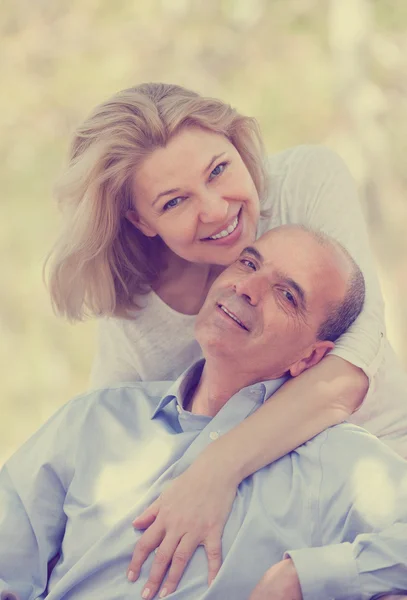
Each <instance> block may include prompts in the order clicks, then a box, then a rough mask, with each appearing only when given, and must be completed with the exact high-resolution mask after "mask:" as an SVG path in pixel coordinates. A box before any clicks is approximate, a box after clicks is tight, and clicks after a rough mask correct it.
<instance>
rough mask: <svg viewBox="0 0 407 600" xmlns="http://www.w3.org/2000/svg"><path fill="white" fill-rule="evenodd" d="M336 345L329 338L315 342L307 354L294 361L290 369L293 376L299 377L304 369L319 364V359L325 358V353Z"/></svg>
mask: <svg viewBox="0 0 407 600" xmlns="http://www.w3.org/2000/svg"><path fill="white" fill-rule="evenodd" d="M334 346H335V344H334V343H333V342H328V341H327V340H324V341H322V340H321V341H318V342H316V343H315V344H313V345H312V346H311V348H310V349H309V351H308V353H307V354H306V356H304V357H303V358H300V360H298V361H297V362H295V363H293V364H292V365H291V367H290V368H289V369H288V370H289V373H290V375H291V377H298V375H301V373H303V371H306V370H307V369H310V368H311V367H313V366H314V365H317V364H318V363H319V361H320V360H322V359H323V358H324V356H325V354H326V353H327V352H329V351H330V350H332V348H333V347H334Z"/></svg>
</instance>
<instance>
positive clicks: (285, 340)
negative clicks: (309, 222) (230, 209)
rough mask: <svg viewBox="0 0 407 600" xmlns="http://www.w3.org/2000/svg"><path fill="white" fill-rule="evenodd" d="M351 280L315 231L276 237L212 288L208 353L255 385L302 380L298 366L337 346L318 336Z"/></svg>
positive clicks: (201, 319) (202, 322)
mask: <svg viewBox="0 0 407 600" xmlns="http://www.w3.org/2000/svg"><path fill="white" fill-rule="evenodd" d="M348 276H349V267H348V264H347V262H346V261H345V259H344V257H343V256H342V255H341V254H340V253H339V251H336V250H335V249H332V248H331V247H330V246H321V244H319V243H318V242H317V241H316V240H315V238H314V237H313V236H312V235H311V234H310V233H308V232H306V231H304V230H301V229H298V228H295V227H280V228H277V229H274V230H272V231H269V232H268V233H266V234H265V235H264V236H262V237H261V238H260V239H259V240H258V241H257V242H255V244H254V245H253V246H251V247H248V248H246V249H245V250H243V252H242V253H241V255H240V256H239V257H238V259H237V260H236V261H235V262H234V263H233V264H232V265H230V267H228V268H227V269H226V270H225V271H224V272H223V273H222V274H221V275H220V276H219V277H218V279H217V280H216V281H215V283H214V284H213V286H212V288H211V290H210V292H209V294H208V296H207V299H206V301H205V304H204V306H203V307H202V309H201V311H200V313H199V315H198V317H197V322H196V337H197V339H198V341H199V343H200V344H201V347H202V349H203V351H204V355H205V356H206V357H207V358H208V357H209V356H216V357H217V358H218V359H227V360H228V361H229V362H232V363H233V364H235V365H236V368H238V369H239V372H243V373H246V374H247V375H248V376H249V377H250V380H253V381H254V380H257V381H259V380H261V379H267V378H273V377H278V376H281V375H282V374H284V373H286V372H288V371H291V374H292V375H297V374H299V372H301V370H300V371H299V372H298V370H297V368H296V365H297V363H298V362H299V361H302V359H303V358H304V357H307V356H308V355H309V354H310V353H311V354H312V352H313V350H314V349H316V348H318V346H319V345H320V344H325V346H324V352H323V353H322V356H323V355H324V354H325V352H326V351H327V350H329V349H330V348H331V347H332V346H333V345H332V344H330V343H329V342H318V341H317V332H318V330H319V327H320V325H321V324H322V323H323V322H324V320H325V318H326V316H327V314H328V309H329V306H330V305H332V304H336V303H337V302H339V301H341V300H342V299H343V298H344V296H345V293H346V288H347V284H348ZM322 356H320V358H322ZM309 366H311V365H309ZM304 368H307V366H305V367H304ZM302 370H303V369H302Z"/></svg>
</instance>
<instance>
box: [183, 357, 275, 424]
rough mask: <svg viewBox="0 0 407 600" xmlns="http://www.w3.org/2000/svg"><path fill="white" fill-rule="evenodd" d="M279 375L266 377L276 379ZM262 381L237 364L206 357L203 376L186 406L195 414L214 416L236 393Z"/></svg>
mask: <svg viewBox="0 0 407 600" xmlns="http://www.w3.org/2000/svg"><path fill="white" fill-rule="evenodd" d="M276 378H277V377H273V376H270V377H264V378H263V379H262V380H264V379H276ZM258 381H260V378H259V377H258V376H257V377H256V375H254V374H253V373H249V372H246V373H244V372H242V371H241V365H240V366H239V368H238V367H237V365H235V364H227V363H226V362H223V361H218V360H214V359H212V360H211V359H206V361H205V364H204V367H203V370H202V374H201V378H200V380H199V382H198V384H197V386H196V388H195V390H191V392H192V394H191V396H190V398H188V399H187V405H186V406H184V408H186V409H187V410H190V411H191V412H192V413H194V414H199V415H206V416H208V417H214V416H215V415H216V414H217V413H218V412H219V411H220V410H221V408H223V406H224V405H225V404H226V402H228V401H229V400H230V398H231V397H232V396H234V394H236V393H237V392H239V391H240V390H241V389H243V388H245V387H247V386H249V385H252V384H254V383H256V382H258Z"/></svg>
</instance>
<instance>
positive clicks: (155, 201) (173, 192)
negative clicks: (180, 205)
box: [152, 188, 180, 206]
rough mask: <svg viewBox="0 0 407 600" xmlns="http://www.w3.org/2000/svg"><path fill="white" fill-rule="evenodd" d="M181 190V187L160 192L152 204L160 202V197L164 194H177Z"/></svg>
mask: <svg viewBox="0 0 407 600" xmlns="http://www.w3.org/2000/svg"><path fill="white" fill-rule="evenodd" d="M179 191H180V188H173V189H172V190H167V191H166V192H160V193H159V194H158V196H156V198H155V200H154V201H153V203H152V206H154V204H156V203H157V202H158V200H159V199H160V198H162V197H163V196H168V195H169V194H177V193H178V192H179Z"/></svg>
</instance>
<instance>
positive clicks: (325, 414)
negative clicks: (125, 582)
mask: <svg viewBox="0 0 407 600" xmlns="http://www.w3.org/2000/svg"><path fill="white" fill-rule="evenodd" d="M367 387H368V380H367V377H366V375H365V374H364V373H363V371H361V370H360V369H359V368H357V367H354V366H353V365H351V364H350V363H348V362H346V361H344V360H343V359H341V358H338V357H336V356H327V357H325V358H324V359H323V360H322V361H321V362H320V363H319V364H318V365H316V366H314V367H312V369H309V370H308V371H305V372H303V373H302V374H301V375H300V376H299V377H296V378H295V379H291V380H290V381H288V382H286V383H285V384H284V385H283V386H282V387H281V388H280V389H279V390H278V391H277V392H275V393H274V394H273V396H272V397H271V398H270V400H269V401H267V402H266V403H265V404H264V405H263V406H262V407H261V408H259V409H258V410H257V411H256V412H255V413H253V414H252V415H251V416H250V417H248V418H247V419H245V420H244V421H243V422H242V423H240V424H239V425H238V426H237V427H235V428H234V429H233V430H231V431H229V432H228V433H226V434H225V435H224V436H222V437H221V438H219V439H218V440H216V441H215V442H213V444H211V445H210V446H208V447H207V448H206V449H205V450H204V451H203V452H202V454H201V455H200V456H199V457H198V458H197V460H196V461H195V463H194V464H193V465H192V466H191V467H190V468H189V469H187V471H185V472H184V473H183V474H182V475H181V476H180V477H179V478H178V479H177V480H175V481H174V482H173V484H172V486H170V487H169V488H167V489H166V490H165V491H164V492H163V494H162V495H161V496H160V498H159V499H158V500H157V501H156V502H155V503H154V504H153V505H152V506H151V507H150V508H149V509H147V510H146V511H145V512H144V513H143V514H142V515H141V516H140V517H139V518H138V519H136V521H135V522H134V525H135V527H137V528H140V529H145V528H148V529H147V531H146V532H145V533H144V534H143V536H142V537H141V539H140V541H139V543H138V544H137V546H136V549H135V551H134V554H133V558H132V561H131V563H130V565H129V569H128V576H129V579H130V580H131V581H136V579H137V578H138V576H139V573H140V570H141V566H142V565H143V563H144V561H145V560H146V559H147V557H148V556H149V555H150V553H151V552H152V551H153V550H154V549H156V548H157V547H158V551H157V554H156V558H155V560H154V563H153V566H152V569H151V572H150V577H149V580H148V581H147V583H146V584H145V587H144V590H147V589H148V590H149V595H148V596H146V597H147V598H149V599H151V598H153V597H154V595H155V594H156V593H157V591H158V589H159V588H160V585H161V582H162V580H163V578H164V575H165V573H166V571H167V569H168V567H169V565H171V566H170V568H169V571H168V574H167V577H166V580H165V582H164V584H163V586H162V590H166V595H167V594H170V593H171V592H172V591H174V590H175V589H176V587H177V585H178V583H179V581H180V579H181V576H182V574H183V572H184V570H185V567H186V566H187V564H188V562H189V559H190V558H191V556H192V555H193V553H194V552H195V550H196V548H197V547H198V545H203V546H204V547H205V550H206V553H207V556H208V580H209V582H210V581H212V580H213V579H214V577H215V576H216V574H217V572H218V571H219V568H220V566H221V557H222V550H221V539H222V533H223V528H224V525H225V522H226V520H227V517H228V515H229V512H230V510H231V506H232V504H233V500H234V497H235V494H236V491H237V487H238V485H239V484H240V482H241V481H242V480H243V479H245V478H246V477H247V476H248V475H250V474H252V473H254V472H255V471H257V470H259V469H261V468H262V467H264V466H265V465H268V464H270V463H272V462H274V461H275V460H277V459H279V458H281V457H282V456H284V455H285V454H287V453H288V452H290V451H291V450H293V449H294V448H297V447H298V446H300V445H301V444H303V443H304V442H306V441H308V440H309V439H311V438H312V437H314V436H315V435H317V434H318V433H320V432H321V431H323V430H324V429H326V428H327V427H330V426H332V425H336V424H338V423H340V422H342V421H344V420H345V419H346V418H347V417H348V416H349V415H350V414H351V413H352V411H353V410H355V409H356V408H357V407H358V406H359V405H360V403H361V402H362V400H363V397H364V395H365V393H366V390H367ZM180 506H182V514H181V513H180V511H179V507H180ZM161 593H162V592H161ZM160 597H164V596H160Z"/></svg>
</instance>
